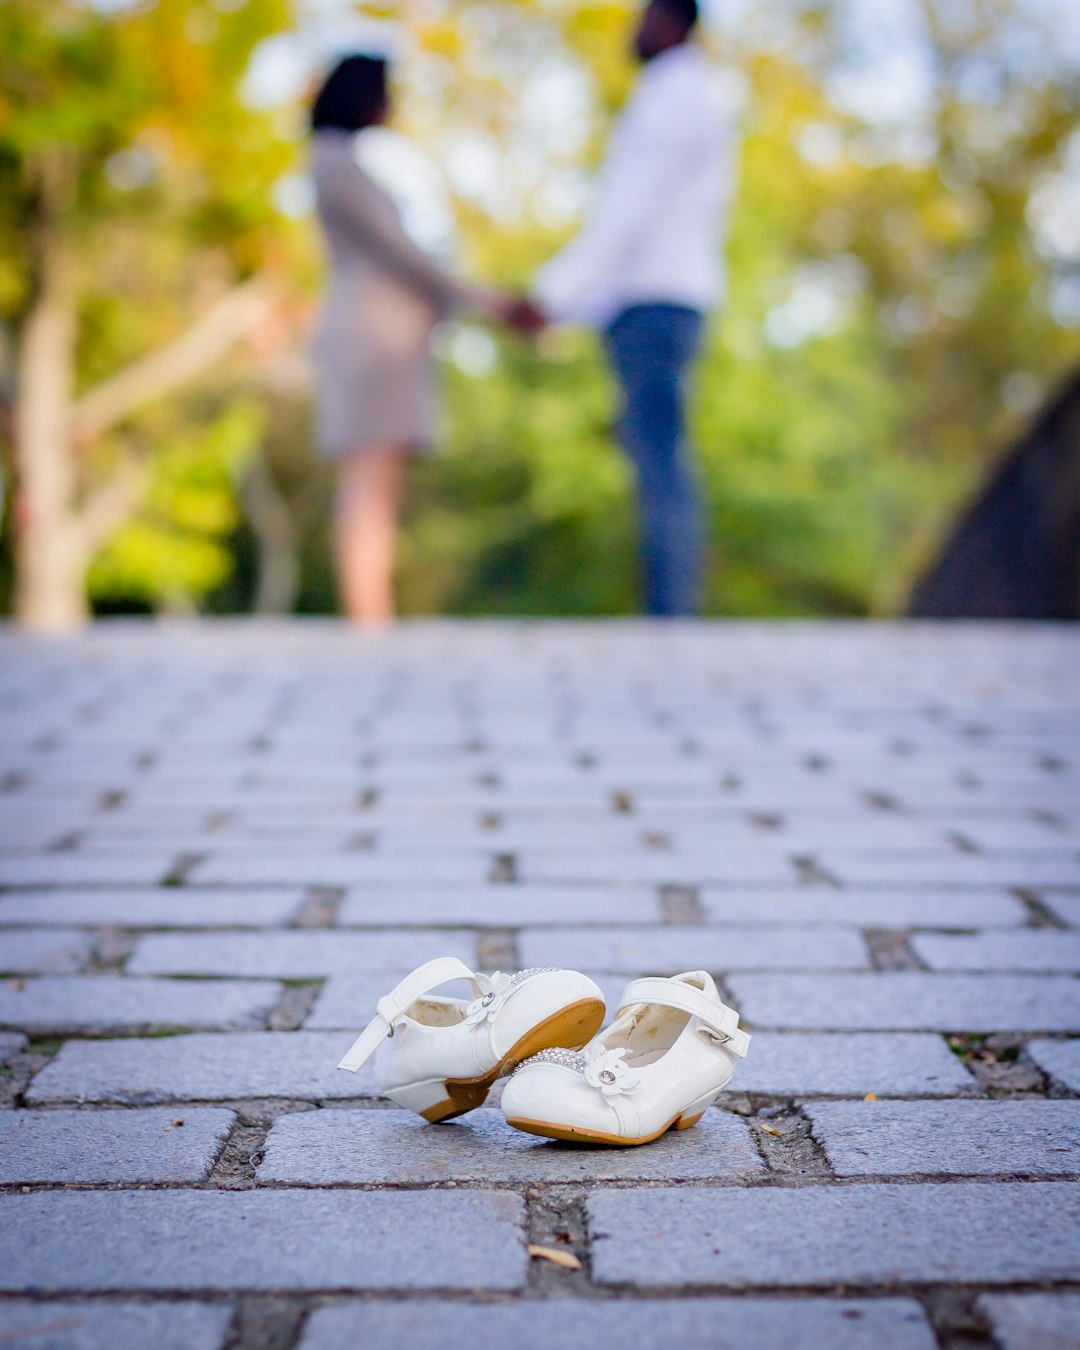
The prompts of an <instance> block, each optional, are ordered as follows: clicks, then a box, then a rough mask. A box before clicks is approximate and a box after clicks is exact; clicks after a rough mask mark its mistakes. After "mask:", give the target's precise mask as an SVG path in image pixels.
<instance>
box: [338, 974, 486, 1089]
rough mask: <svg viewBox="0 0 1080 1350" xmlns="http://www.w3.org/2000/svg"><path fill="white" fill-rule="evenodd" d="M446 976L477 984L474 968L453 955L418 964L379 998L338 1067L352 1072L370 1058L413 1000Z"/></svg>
mask: <svg viewBox="0 0 1080 1350" xmlns="http://www.w3.org/2000/svg"><path fill="white" fill-rule="evenodd" d="M448 980H469V981H471V982H473V988H474V989H475V988H476V984H475V980H476V972H475V971H472V970H470V969H469V967H468V966H467V965H466V964H465V962H464V961H459V960H458V959H457V957H456V956H439V957H436V958H435V960H434V961H428V962H426V963H425V964H424V965H422V966H417V968H416V969H415V970H414V971H413V972H412V974H411V975H406V976H405V978H404V979H403V980H402V981H401V983H400V984H398V985H396V986H395V987H394V988H393V989H391V991H390V992H389V993H388V994H385V995H384V996H383V997H382V998H381V999H379V1001H378V1003H376V1005H375V1016H374V1017H373V1018H372V1019H371V1021H370V1022H369V1023H368V1024H367V1026H366V1027H365V1028H364V1030H363V1031H362V1032H361V1033H360V1035H359V1036H358V1037H357V1038H356V1040H355V1041H354V1042H353V1044H352V1046H351V1047H350V1048H349V1050H348V1052H347V1053H346V1055H345V1057H344V1058H343V1059H342V1061H341V1063H340V1064H339V1065H338V1068H339V1069H348V1071H349V1072H350V1073H355V1072H356V1071H357V1069H359V1068H360V1066H361V1065H362V1064H364V1063H365V1062H366V1061H367V1060H369V1059H370V1058H371V1056H372V1055H373V1054H374V1053H375V1051H376V1050H377V1049H378V1048H379V1044H380V1042H382V1041H384V1040H385V1039H386V1037H387V1036H391V1035H393V1031H394V1027H395V1026H396V1025H397V1023H398V1022H399V1021H400V1020H401V1018H402V1017H403V1016H404V1014H405V1013H406V1012H407V1011H408V1009H409V1008H411V1007H412V1005H413V1004H414V1003H415V1002H416V1000H417V999H418V998H422V997H423V996H424V994H428V993H430V992H431V990H432V989H437V988H438V987H439V985H440V984H446V983H447V981H448Z"/></svg>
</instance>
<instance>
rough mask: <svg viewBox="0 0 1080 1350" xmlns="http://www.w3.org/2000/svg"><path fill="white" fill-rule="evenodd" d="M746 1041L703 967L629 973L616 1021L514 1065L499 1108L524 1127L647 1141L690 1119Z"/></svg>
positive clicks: (595, 1139) (598, 1140) (585, 1138)
mask: <svg viewBox="0 0 1080 1350" xmlns="http://www.w3.org/2000/svg"><path fill="white" fill-rule="evenodd" d="M749 1047H750V1037H749V1035H748V1034H747V1033H746V1032H745V1031H740V1030H739V1014H738V1013H737V1012H736V1011H735V1010H734V1009H733V1008H728V1007H726V1006H725V1005H724V1004H723V1003H721V1001H720V995H719V993H718V992H717V988H716V984H715V983H714V981H713V979H712V976H711V975H708V974H706V972H705V971H703V970H692V971H688V972H687V973H686V974H683V975H675V976H673V977H672V978H671V979H660V978H650V979H644V980H632V981H631V982H630V983H629V984H628V985H627V986H626V990H625V992H624V993H623V997H622V1004H621V1006H620V1008H619V1011H618V1014H617V1015H616V1019H615V1021H614V1022H613V1023H612V1024H611V1026H609V1027H608V1028H607V1030H606V1031H603V1032H601V1034H600V1035H599V1036H597V1037H596V1038H595V1040H593V1041H592V1042H590V1044H588V1045H586V1046H585V1048H584V1050H583V1051H581V1052H580V1053H576V1052H574V1051H571V1050H544V1051H541V1052H540V1053H539V1054H537V1055H535V1056H534V1057H533V1058H532V1059H530V1060H527V1061H526V1062H525V1063H523V1064H521V1065H519V1067H518V1069H517V1072H516V1073H515V1074H514V1076H513V1077H512V1078H511V1079H510V1081H509V1083H507V1085H506V1087H505V1088H504V1090H503V1096H502V1107H503V1111H504V1112H505V1114H506V1119H507V1122H508V1123H509V1124H510V1125H513V1126H514V1128H515V1129H518V1130H524V1131H525V1132H526V1133H527V1134H539V1135H544V1136H546V1137H547V1138H549V1139H569V1140H580V1141H582V1142H585V1143H594V1144H647V1143H649V1141H650V1140H652V1139H657V1138H659V1136H660V1135H662V1134H663V1133H664V1131H665V1130H668V1129H670V1128H671V1126H673V1125H674V1126H675V1128H676V1129H678V1130H686V1129H689V1128H690V1126H691V1125H696V1124H697V1122H698V1121H699V1120H700V1119H701V1117H702V1116H703V1115H704V1114H705V1112H706V1110H707V1109H708V1108H709V1107H710V1106H711V1105H712V1103H713V1101H714V1100H715V1099H716V1097H718V1096H719V1094H720V1093H721V1091H722V1090H723V1089H724V1087H725V1086H726V1085H727V1082H728V1079H729V1078H730V1077H731V1075H732V1073H733V1072H734V1070H735V1061H736V1060H737V1059H744V1058H745V1057H746V1052H747V1050H748V1049H749Z"/></svg>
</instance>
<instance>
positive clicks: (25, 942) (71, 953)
mask: <svg viewBox="0 0 1080 1350" xmlns="http://www.w3.org/2000/svg"><path fill="white" fill-rule="evenodd" d="M93 953H94V939H93V937H92V936H91V935H90V934H89V933H80V932H78V931H72V930H71V929H48V928H46V929H32V928H21V929H17V930H15V931H9V932H3V931H0V971H4V972H5V973H7V974H13V973H17V974H25V973H27V972H38V973H48V974H53V975H68V974H73V973H74V972H76V971H79V970H84V969H85V968H86V965H87V963H88V962H89V960H90V958H91V957H92V956H93Z"/></svg>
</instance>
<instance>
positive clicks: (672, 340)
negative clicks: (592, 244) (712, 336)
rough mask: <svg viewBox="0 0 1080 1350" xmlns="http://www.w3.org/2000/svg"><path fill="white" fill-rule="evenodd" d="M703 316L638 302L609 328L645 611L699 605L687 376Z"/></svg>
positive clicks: (675, 611)
mask: <svg viewBox="0 0 1080 1350" xmlns="http://www.w3.org/2000/svg"><path fill="white" fill-rule="evenodd" d="M700 330H701V316H700V315H699V314H697V313H695V312H694V311H692V310H688V309H684V308H682V307H680V306H675V305H638V306H634V307H633V308H632V309H628V310H626V311H624V312H623V314H621V315H620V316H619V317H618V318H617V319H616V320H615V322H614V323H613V324H612V326H611V328H610V329H609V330H608V332H607V345H608V352H609V355H610V358H611V363H612V366H613V368H614V370H615V373H616V376H617V377H618V380H619V383H620V385H621V387H622V394H623V412H622V418H621V420H620V426H619V434H620V440H621V442H622V445H623V449H624V450H625V451H626V454H627V455H628V457H629V458H630V460H631V462H632V463H633V465H634V469H635V472H636V474H637V486H638V511H639V517H640V530H641V553H642V563H643V572H644V578H643V579H644V600H645V610H646V612H647V613H648V614H653V615H662V616H676V615H687V614H692V613H694V611H695V610H696V608H697V603H698V589H699V584H700V572H701V524H700V506H699V502H698V492H697V485H696V482H695V479H694V472H693V467H692V464H691V460H690V454H689V450H688V447H687V445H686V441H685V435H684V414H683V402H684V393H683V381H684V377H685V374H686V370H687V368H688V366H689V364H690V362H691V360H692V359H693V356H694V353H695V352H696V350H697V345H698V339H699V335H700Z"/></svg>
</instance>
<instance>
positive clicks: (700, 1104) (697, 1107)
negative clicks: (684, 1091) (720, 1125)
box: [675, 1092, 719, 1130]
mask: <svg viewBox="0 0 1080 1350" xmlns="http://www.w3.org/2000/svg"><path fill="white" fill-rule="evenodd" d="M718 1096H719V1093H717V1092H710V1093H709V1094H708V1096H706V1097H699V1098H698V1099H697V1101H696V1102H691V1103H690V1105H689V1106H688V1107H687V1108H686V1110H685V1111H684V1112H683V1113H682V1115H681V1116H680V1117H679V1119H678V1120H677V1121H676V1122H675V1128H676V1129H677V1130H689V1129H692V1128H693V1127H694V1126H695V1125H696V1124H697V1123H698V1121H699V1120H700V1119H701V1117H702V1116H703V1115H704V1114H705V1112H706V1111H707V1110H708V1109H709V1107H710V1106H712V1104H713V1102H714V1101H716V1098H717V1097H718Z"/></svg>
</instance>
